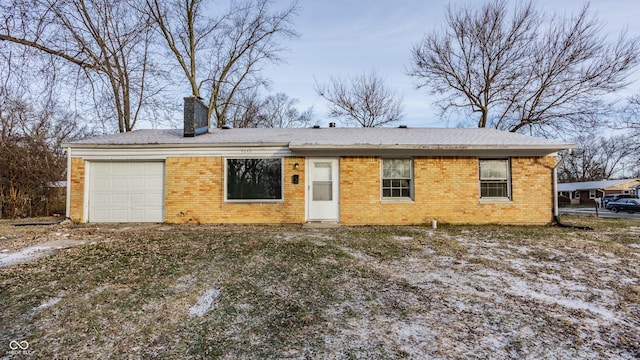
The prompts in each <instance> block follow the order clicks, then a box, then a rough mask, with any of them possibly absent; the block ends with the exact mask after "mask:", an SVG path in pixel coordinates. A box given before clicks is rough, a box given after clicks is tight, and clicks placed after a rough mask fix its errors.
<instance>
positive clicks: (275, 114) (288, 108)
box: [258, 93, 314, 128]
mask: <svg viewBox="0 0 640 360" xmlns="http://www.w3.org/2000/svg"><path fill="white" fill-rule="evenodd" d="M297 103H298V100H296V99H292V98H290V97H289V96H287V94H284V93H277V94H273V95H269V96H267V97H266V98H265V99H264V101H263V102H262V105H261V106H260V113H259V114H258V121H259V122H258V127H268V128H298V127H307V126H309V124H310V123H311V121H312V120H313V118H314V115H313V108H309V109H307V110H305V111H303V112H300V111H299V110H298V109H297V108H296V107H295V105H296V104H297Z"/></svg>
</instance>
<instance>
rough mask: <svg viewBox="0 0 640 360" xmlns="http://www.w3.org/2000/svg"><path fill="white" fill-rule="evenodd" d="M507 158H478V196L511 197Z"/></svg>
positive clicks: (509, 170) (509, 171)
mask: <svg viewBox="0 0 640 360" xmlns="http://www.w3.org/2000/svg"><path fill="white" fill-rule="evenodd" d="M510 167H511V166H510V162H509V159H480V197H481V198H501V199H511V169H510Z"/></svg>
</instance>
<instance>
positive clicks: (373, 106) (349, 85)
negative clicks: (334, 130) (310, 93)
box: [315, 71, 403, 127]
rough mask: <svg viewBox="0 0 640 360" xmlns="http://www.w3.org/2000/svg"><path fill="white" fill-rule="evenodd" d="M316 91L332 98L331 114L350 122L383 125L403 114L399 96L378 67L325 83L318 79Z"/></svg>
mask: <svg viewBox="0 0 640 360" xmlns="http://www.w3.org/2000/svg"><path fill="white" fill-rule="evenodd" d="M315 91H316V93H317V94H318V95H320V96H322V97H323V98H324V99H326V100H327V101H328V102H329V116H330V117H332V118H336V119H341V120H342V121H344V123H345V124H347V125H357V126H362V127H375V126H382V125H388V124H391V123H394V122H396V121H398V120H400V118H402V116H403V107H402V101H401V99H400V97H399V96H398V95H397V94H396V93H395V92H394V91H392V90H391V89H390V88H389V87H388V86H386V85H385V83H384V79H383V78H382V77H380V76H379V75H378V74H377V73H376V72H375V71H371V72H369V73H363V74H360V75H357V76H355V77H353V78H346V79H345V78H340V77H332V78H331V79H330V80H329V83H328V84H324V85H323V84H319V83H318V82H316V85H315Z"/></svg>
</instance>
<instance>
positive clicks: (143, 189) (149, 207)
mask: <svg viewBox="0 0 640 360" xmlns="http://www.w3.org/2000/svg"><path fill="white" fill-rule="evenodd" d="M89 179H90V180H89V204H88V205H89V219H88V220H89V221H90V222H162V221H163V220H164V219H163V217H164V206H163V205H164V201H163V198H164V192H163V190H164V180H163V179H164V163H162V162H92V163H91V164H90V168H89Z"/></svg>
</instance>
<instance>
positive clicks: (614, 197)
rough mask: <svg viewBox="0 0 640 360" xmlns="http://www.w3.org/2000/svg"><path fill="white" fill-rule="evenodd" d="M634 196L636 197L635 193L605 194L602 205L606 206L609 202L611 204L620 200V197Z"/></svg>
mask: <svg viewBox="0 0 640 360" xmlns="http://www.w3.org/2000/svg"><path fill="white" fill-rule="evenodd" d="M633 198H634V196H633V195H629V194H613V195H605V196H604V197H603V198H602V206H604V207H605V208H606V207H607V204H609V203H610V202H614V201H618V200H620V199H633Z"/></svg>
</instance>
